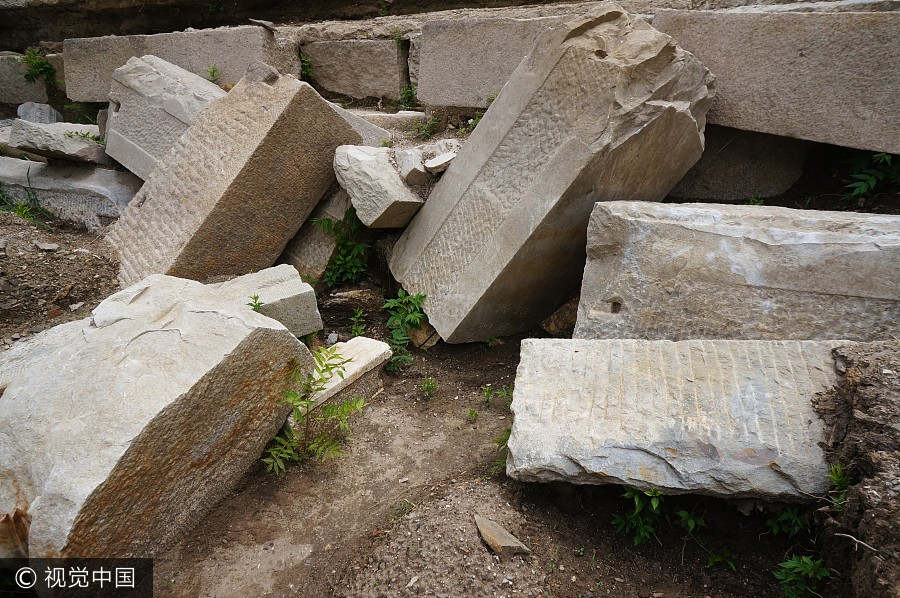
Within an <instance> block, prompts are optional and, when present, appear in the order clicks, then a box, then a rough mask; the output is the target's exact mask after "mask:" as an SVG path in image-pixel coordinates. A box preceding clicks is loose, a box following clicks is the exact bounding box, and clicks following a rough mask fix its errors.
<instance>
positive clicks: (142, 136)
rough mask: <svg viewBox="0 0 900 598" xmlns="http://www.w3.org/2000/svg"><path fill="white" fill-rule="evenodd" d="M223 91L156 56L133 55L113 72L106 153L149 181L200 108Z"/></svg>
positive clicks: (204, 106)
mask: <svg viewBox="0 0 900 598" xmlns="http://www.w3.org/2000/svg"><path fill="white" fill-rule="evenodd" d="M224 95H225V91H224V90H223V89H222V88H221V87H219V86H218V85H215V84H214V83H211V82H210V81H207V80H206V79H204V78H203V77H201V76H199V75H195V74H194V73H191V72H189V71H186V70H184V69H183V68H181V67H179V66H176V65H174V64H171V63H168V62H166V61H165V60H162V59H161V58H157V57H156V56H149V55H148V56H143V57H141V58H137V57H132V58H129V59H128V62H126V63H125V64H124V65H123V66H120V67H119V68H117V69H116V70H115V71H114V72H113V77H112V86H111V88H110V91H109V100H110V109H109V114H108V116H107V121H106V153H107V154H109V155H110V156H112V157H113V158H115V159H116V160H117V161H118V162H119V163H120V164H122V165H123V166H125V168H127V169H128V170H130V171H131V172H133V173H134V174H136V175H138V176H139V177H141V178H142V179H144V180H146V179H147V178H148V177H149V176H150V173H151V172H153V169H154V168H156V163H157V161H158V160H159V159H160V158H162V156H163V155H165V153H166V152H167V151H169V148H171V147H172V145H173V144H174V143H175V141H176V140H177V139H178V138H179V137H181V135H182V134H183V133H184V132H185V130H186V129H187V128H188V125H190V124H191V122H192V121H193V120H194V117H195V116H197V115H198V114H199V113H200V111H201V110H203V109H204V108H206V106H207V105H208V104H209V103H210V102H212V101H213V100H216V99H218V98H221V97H222V96H224Z"/></svg>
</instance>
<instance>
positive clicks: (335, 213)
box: [278, 188, 350, 282]
mask: <svg viewBox="0 0 900 598" xmlns="http://www.w3.org/2000/svg"><path fill="white" fill-rule="evenodd" d="M349 207H350V196H349V195H347V192H346V191H344V190H343V189H340V188H337V189H335V190H334V191H333V192H331V193H329V194H328V196H327V197H326V198H325V199H323V200H322V201H320V202H319V205H317V206H316V209H315V210H313V212H312V214H310V217H309V219H307V221H306V222H304V223H303V226H301V227H300V230H299V231H297V234H296V235H294V238H293V239H291V240H290V242H289V243H288V244H287V246H286V247H285V248H284V253H282V254H281V257H280V258H279V260H278V261H279V262H284V263H286V264H290V265H291V266H293V267H294V268H296V269H297V272H299V273H300V276H302V277H303V279H304V280H307V281H312V282H318V281H320V280H322V275H323V274H325V270H326V268H328V262H330V261H331V256H332V255H334V251H335V249H336V248H337V239H335V237H334V235H331V234H329V233H327V232H325V231H324V230H322V228H321V227H320V226H319V225H317V224H316V222H317V221H319V220H323V219H328V220H332V221H334V222H340V221H341V220H343V219H344V215H345V214H346V212H347V209H348V208H349Z"/></svg>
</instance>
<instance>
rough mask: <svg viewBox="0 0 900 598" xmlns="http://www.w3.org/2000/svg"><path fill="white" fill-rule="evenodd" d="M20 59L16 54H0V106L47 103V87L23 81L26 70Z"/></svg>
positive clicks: (42, 83)
mask: <svg viewBox="0 0 900 598" xmlns="http://www.w3.org/2000/svg"><path fill="white" fill-rule="evenodd" d="M22 58H23V55H22V54H18V53H16V52H0V104H22V103H24V102H46V101H47V86H46V84H45V83H44V82H43V81H41V80H38V81H27V80H25V73H26V72H27V71H28V68H27V67H26V66H25V63H24V62H22Z"/></svg>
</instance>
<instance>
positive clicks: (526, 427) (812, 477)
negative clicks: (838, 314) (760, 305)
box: [506, 339, 846, 500]
mask: <svg viewBox="0 0 900 598" xmlns="http://www.w3.org/2000/svg"><path fill="white" fill-rule="evenodd" d="M845 343H846V341H739V340H737V341H736V340H708V341H704V340H688V341H680V342H672V341H664V340H661V341H646V340H632V339H616V340H573V339H526V340H524V341H522V352H521V361H520V362H519V368H518V370H517V373H516V384H515V390H514V392H513V402H512V411H513V414H514V420H513V427H512V434H511V435H510V438H509V443H508V447H509V456H508V458H507V460H506V472H507V474H508V475H509V476H511V477H513V478H516V479H519V480H525V481H550V480H564V481H567V482H574V483H579V484H608V483H613V484H626V485H628V486H634V487H637V488H641V489H659V490H662V491H664V492H669V493H675V494H680V493H696V494H713V495H722V496H751V497H755V496H759V497H766V498H790V499H797V500H810V499H811V495H821V494H822V493H823V492H824V491H825V490H826V489H827V485H828V478H827V477H826V474H827V473H828V465H827V464H826V462H825V455H824V454H823V452H822V449H821V448H820V447H819V445H818V443H819V442H820V441H822V440H823V438H822V430H823V426H822V422H821V420H820V419H819V417H818V415H816V413H815V410H814V409H813V407H812V404H811V400H812V399H813V398H814V396H815V394H816V393H817V392H821V391H824V390H826V389H827V388H829V387H830V386H831V385H832V384H833V383H834V382H835V380H836V373H835V369H834V367H835V364H834V360H833V358H832V355H831V349H832V348H834V347H836V346H838V345H841V344H845Z"/></svg>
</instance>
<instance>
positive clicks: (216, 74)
mask: <svg viewBox="0 0 900 598" xmlns="http://www.w3.org/2000/svg"><path fill="white" fill-rule="evenodd" d="M221 75H222V72H221V71H220V70H219V67H218V66H216V65H212V66H211V67H209V68H208V69H206V78H207V79H209V81H210V83H215V84H216V85H218V84H219V79H220V78H221Z"/></svg>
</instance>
